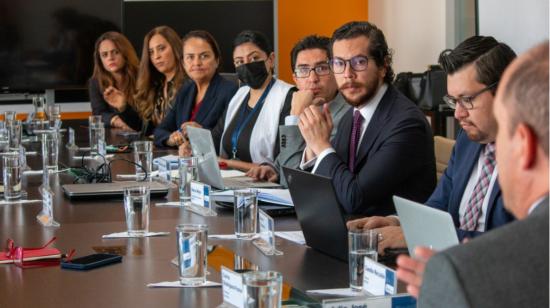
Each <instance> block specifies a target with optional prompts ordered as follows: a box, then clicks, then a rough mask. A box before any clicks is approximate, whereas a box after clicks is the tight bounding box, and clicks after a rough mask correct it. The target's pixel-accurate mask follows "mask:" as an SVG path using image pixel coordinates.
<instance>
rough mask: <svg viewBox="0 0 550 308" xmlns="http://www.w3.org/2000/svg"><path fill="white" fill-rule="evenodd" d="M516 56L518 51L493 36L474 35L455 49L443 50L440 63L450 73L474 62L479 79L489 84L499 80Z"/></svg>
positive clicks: (480, 81)
mask: <svg viewBox="0 0 550 308" xmlns="http://www.w3.org/2000/svg"><path fill="white" fill-rule="evenodd" d="M515 57H516V53H515V52H514V51H513V50H512V49H511V48H510V47H509V46H508V45H506V44H504V43H500V42H498V41H497V40H495V38H494V37H492V36H472V37H470V38H468V39H466V40H465V41H463V42H462V43H460V44H458V46H456V48H455V49H446V50H443V51H442V52H441V54H440V55H439V64H441V67H442V68H443V70H444V71H445V72H446V73H447V74H448V75H450V74H453V73H455V72H456V71H458V70H460V69H462V68H463V67H465V66H467V65H469V64H471V63H474V64H475V67H476V72H477V81H478V82H479V83H482V84H484V85H487V86H489V85H492V84H493V83H498V82H499V80H500V78H501V76H502V73H503V72H504V70H505V69H506V67H507V66H508V64H510V62H512V60H514V58H515ZM495 89H496V87H495ZM493 93H495V90H493Z"/></svg>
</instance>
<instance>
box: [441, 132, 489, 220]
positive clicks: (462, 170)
mask: <svg viewBox="0 0 550 308" xmlns="http://www.w3.org/2000/svg"><path fill="white" fill-rule="evenodd" d="M469 142H471V141H469ZM481 148H482V146H481V145H480V144H478V143H473V142H471V144H470V146H468V147H466V148H465V150H464V151H461V153H456V156H455V167H454V168H455V172H456V177H455V178H454V179H453V192H452V195H451V198H450V200H449V205H450V208H449V212H450V213H456V215H453V220H454V222H455V224H457V225H460V219H459V217H458V212H459V208H460V202H461V200H462V197H463V195H464V190H465V189H466V185H467V184H468V181H469V180H470V176H471V175H472V172H473V171H474V168H475V167H476V166H477V162H478V160H479V154H480V153H481ZM459 161H460V162H463V163H459Z"/></svg>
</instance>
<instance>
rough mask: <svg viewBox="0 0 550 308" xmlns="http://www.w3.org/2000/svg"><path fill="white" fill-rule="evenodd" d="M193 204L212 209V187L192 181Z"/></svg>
mask: <svg viewBox="0 0 550 308" xmlns="http://www.w3.org/2000/svg"><path fill="white" fill-rule="evenodd" d="M191 204H193V205H196V206H201V207H205V208H208V209H209V208H210V185H206V184H203V183H201V182H196V181H191Z"/></svg>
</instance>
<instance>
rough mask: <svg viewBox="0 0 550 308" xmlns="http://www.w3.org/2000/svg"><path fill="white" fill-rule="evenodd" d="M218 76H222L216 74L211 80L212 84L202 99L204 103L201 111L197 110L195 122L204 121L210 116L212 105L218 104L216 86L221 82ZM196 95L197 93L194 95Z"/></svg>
mask: <svg viewBox="0 0 550 308" xmlns="http://www.w3.org/2000/svg"><path fill="white" fill-rule="evenodd" d="M218 78H221V76H219V75H218V74H216V75H214V77H213V78H212V80H211V81H210V85H208V89H207V90H206V93H205V94H204V98H203V99H202V105H201V107H200V108H199V111H197V116H196V117H195V122H199V123H200V122H202V121H203V120H204V119H205V118H206V117H207V116H208V113H209V112H210V110H212V106H214V105H216V93H217V91H216V88H217V87H218V84H219V79H218ZM195 89H196V88H195ZM195 92H196V90H195ZM195 96H196V94H195V95H194V96H193V97H195Z"/></svg>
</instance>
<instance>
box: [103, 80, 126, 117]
mask: <svg viewBox="0 0 550 308" xmlns="http://www.w3.org/2000/svg"><path fill="white" fill-rule="evenodd" d="M103 98H104V99H105V101H106V102H107V103H108V104H109V105H110V106H111V107H113V108H115V109H116V110H118V112H123V111H124V109H126V97H125V95H124V93H123V92H122V91H120V90H118V89H117V88H115V87H113V86H109V87H108V88H107V89H105V91H103Z"/></svg>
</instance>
